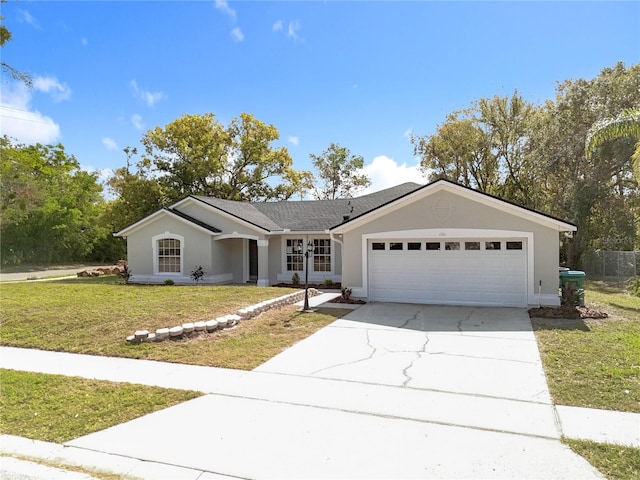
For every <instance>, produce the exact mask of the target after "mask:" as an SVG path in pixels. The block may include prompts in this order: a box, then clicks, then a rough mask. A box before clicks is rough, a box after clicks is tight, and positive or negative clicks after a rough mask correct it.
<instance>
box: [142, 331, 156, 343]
mask: <svg viewBox="0 0 640 480" xmlns="http://www.w3.org/2000/svg"><path fill="white" fill-rule="evenodd" d="M144 341H145V342H155V341H156V334H155V333H150V334H149V335H148V336H147V338H145V339H144Z"/></svg>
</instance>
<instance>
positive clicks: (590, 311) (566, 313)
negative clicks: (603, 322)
mask: <svg viewBox="0 0 640 480" xmlns="http://www.w3.org/2000/svg"><path fill="white" fill-rule="evenodd" d="M529 317H532V318H533V317H537V318H569V319H577V318H608V317H609V315H608V314H607V313H606V312H603V311H602V310H596V309H594V308H589V307H580V306H575V307H574V306H572V305H563V306H561V307H538V308H530V309H529Z"/></svg>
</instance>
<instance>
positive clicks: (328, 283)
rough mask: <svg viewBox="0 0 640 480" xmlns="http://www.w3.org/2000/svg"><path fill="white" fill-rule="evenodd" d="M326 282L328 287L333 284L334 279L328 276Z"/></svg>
mask: <svg viewBox="0 0 640 480" xmlns="http://www.w3.org/2000/svg"><path fill="white" fill-rule="evenodd" d="M324 284H325V285H326V286H327V287H330V286H331V285H333V280H331V279H330V278H327V279H326V280H325V281H324Z"/></svg>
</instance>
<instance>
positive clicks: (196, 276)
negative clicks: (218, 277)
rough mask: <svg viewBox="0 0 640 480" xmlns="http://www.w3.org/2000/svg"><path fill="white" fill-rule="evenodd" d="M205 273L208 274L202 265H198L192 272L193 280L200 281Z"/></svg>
mask: <svg viewBox="0 0 640 480" xmlns="http://www.w3.org/2000/svg"><path fill="white" fill-rule="evenodd" d="M205 274H206V272H205V271H204V269H203V268H202V265H198V266H197V267H196V268H195V269H194V270H193V271H192V272H191V280H193V281H194V282H196V283H198V282H199V281H200V280H202V278H203V277H204V276H205Z"/></svg>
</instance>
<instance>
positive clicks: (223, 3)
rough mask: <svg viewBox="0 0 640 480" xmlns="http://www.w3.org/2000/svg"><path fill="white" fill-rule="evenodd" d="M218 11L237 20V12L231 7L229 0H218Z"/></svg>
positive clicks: (216, 4)
mask: <svg viewBox="0 0 640 480" xmlns="http://www.w3.org/2000/svg"><path fill="white" fill-rule="evenodd" d="M215 6H216V9H217V10H220V11H221V12H222V13H224V14H225V15H229V16H230V17H231V18H233V19H234V20H235V19H236V11H235V10H234V9H233V8H231V7H230V6H229V4H228V3H227V0H216V3H215Z"/></svg>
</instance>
